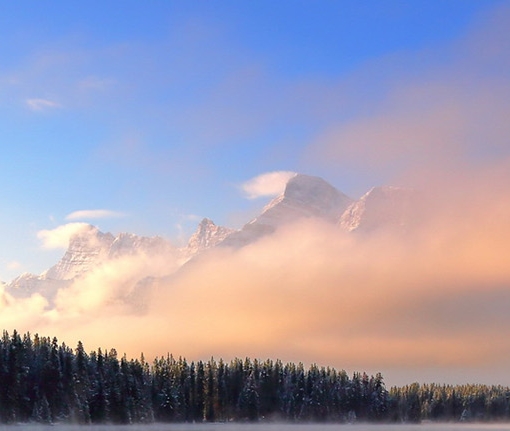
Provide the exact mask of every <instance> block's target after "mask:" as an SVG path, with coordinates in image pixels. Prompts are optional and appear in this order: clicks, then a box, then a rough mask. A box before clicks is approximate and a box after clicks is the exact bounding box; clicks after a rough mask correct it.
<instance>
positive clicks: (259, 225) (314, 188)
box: [221, 174, 353, 247]
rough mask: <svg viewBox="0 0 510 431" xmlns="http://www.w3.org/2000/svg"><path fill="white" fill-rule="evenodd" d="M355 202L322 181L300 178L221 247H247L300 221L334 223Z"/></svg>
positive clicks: (293, 181)
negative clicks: (312, 220)
mask: <svg viewBox="0 0 510 431" xmlns="http://www.w3.org/2000/svg"><path fill="white" fill-rule="evenodd" d="M352 202H353V201H352V199H351V198H350V197H348V196H346V195H345V194H343V193H342V192H340V191H339V190H337V189H336V188H335V187H333V186H332V185H331V184H329V183H327V182H326V181H324V180H323V179H322V178H319V177H313V176H309V175H303V174H297V175H296V176H294V177H292V178H291V179H290V180H289V181H288V183H287V185H286V187H285V190H284V192H283V193H282V194H281V195H280V196H278V197H276V198H275V199H273V200H272V201H271V202H270V203H269V204H268V205H266V206H265V207H264V209H263V210H262V213H261V214H260V215H259V216H258V217H256V218H254V219H253V220H251V221H250V222H249V223H247V224H245V225H244V226H243V228H242V229H241V230H240V231H237V232H234V233H232V234H231V235H229V236H228V237H227V238H226V239H225V240H224V241H223V242H222V243H221V245H224V246H233V247H240V246H244V245H246V244H249V243H250V242H253V241H255V240H257V239H259V238H261V237H262V236H264V235H267V234H270V233H272V232H274V231H275V230H276V229H277V228H278V227H279V226H284V225H286V224H289V223H292V222H295V221H296V220H298V219H300V218H309V217H317V218H321V219H324V220H327V221H330V222H334V221H335V220H337V219H338V218H339V217H340V216H341V214H342V213H343V212H344V211H345V209H346V208H347V207H348V206H349V205H350V204H351V203H352Z"/></svg>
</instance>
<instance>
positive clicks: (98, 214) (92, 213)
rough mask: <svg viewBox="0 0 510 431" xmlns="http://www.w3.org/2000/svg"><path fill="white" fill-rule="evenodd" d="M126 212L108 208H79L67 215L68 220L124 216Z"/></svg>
mask: <svg viewBox="0 0 510 431" xmlns="http://www.w3.org/2000/svg"><path fill="white" fill-rule="evenodd" d="M124 216H125V214H124V213H122V212H119V211H112V210H106V209H97V210H79V211H73V212H72V213H70V214H68V215H67V216H66V220H91V219H104V218H117V217H124Z"/></svg>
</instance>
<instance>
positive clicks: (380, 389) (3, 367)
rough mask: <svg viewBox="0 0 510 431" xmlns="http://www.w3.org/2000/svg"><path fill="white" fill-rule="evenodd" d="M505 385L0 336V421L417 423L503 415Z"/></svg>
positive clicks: (507, 398)
mask: <svg viewBox="0 0 510 431" xmlns="http://www.w3.org/2000/svg"><path fill="white" fill-rule="evenodd" d="M509 418H510V389H509V388H507V387H502V386H490V387H489V386H483V385H464V386H447V385H435V384H432V385H419V384H417V383H416V384H412V385H409V386H405V387H401V388H391V389H390V390H389V391H388V390H387V389H386V387H385V384H384V381H383V377H382V375H381V374H377V375H375V376H369V375H367V374H366V373H354V374H353V375H352V376H351V377H350V376H348V375H347V373H346V372H345V371H337V370H335V369H333V368H329V367H328V368H325V367H318V366H316V365H311V366H310V367H308V368H306V369H305V367H304V366H303V364H301V363H299V364H294V363H286V364H284V363H282V362H281V361H279V360H276V361H272V360H266V361H260V360H257V359H253V360H252V359H249V358H246V359H234V360H232V361H231V362H229V363H227V362H224V361H223V360H222V359H219V360H215V359H212V358H211V359H210V360H208V361H206V362H203V361H198V362H189V363H188V362H187V361H186V359H183V358H179V359H175V358H174V357H173V356H171V355H167V356H165V357H160V358H156V359H155V360H154V361H153V363H152V364H149V363H147V362H146V361H145V359H144V358H143V355H142V357H141V358H140V359H129V360H128V359H127V358H126V356H122V357H120V358H119V356H118V354H117V352H116V351H115V349H110V350H109V351H102V350H101V349H98V350H97V351H92V352H90V353H86V351H85V349H84V347H83V344H82V343H81V342H79V343H78V345H77V347H76V348H75V349H72V348H70V347H68V346H67V345H66V344H65V343H62V344H59V343H58V340H57V339H56V338H49V337H40V336H38V335H35V336H33V337H32V336H31V335H30V334H29V333H27V334H24V335H20V334H19V333H18V332H17V331H14V332H13V333H12V335H9V334H8V333H7V332H6V331H4V332H3V336H2V338H1V340H0V422H2V423H7V424H10V423H21V422H36V423H56V422H68V423H80V424H93V423H114V424H128V423H151V422H202V421H208V422H216V421H261V420H279V421H300V422H301V421H305V422H327V421H329V422H353V421H356V420H360V421H373V422H380V421H386V422H419V421H421V420H423V419H427V420H437V421H459V420H487V421H492V420H508V419H509Z"/></svg>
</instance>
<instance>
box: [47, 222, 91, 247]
mask: <svg viewBox="0 0 510 431" xmlns="http://www.w3.org/2000/svg"><path fill="white" fill-rule="evenodd" d="M91 228H92V226H90V225H89V224H87V223H68V224H65V225H62V226H58V227H56V228H55V229H44V230H40V231H39V232H37V238H39V239H40V240H41V241H42V247H43V248H46V249H54V248H64V249H65V248H66V247H67V246H68V245H69V239H70V238H71V237H72V236H73V235H76V234H78V233H80V232H85V231H87V230H89V229H91Z"/></svg>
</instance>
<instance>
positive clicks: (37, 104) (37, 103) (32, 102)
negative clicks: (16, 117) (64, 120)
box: [25, 99, 62, 112]
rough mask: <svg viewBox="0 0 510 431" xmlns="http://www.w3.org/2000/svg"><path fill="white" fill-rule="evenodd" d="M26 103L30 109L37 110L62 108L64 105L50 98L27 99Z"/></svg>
mask: <svg viewBox="0 0 510 431" xmlns="http://www.w3.org/2000/svg"><path fill="white" fill-rule="evenodd" d="M25 103H26V105H27V107H28V108H29V109H30V110H32V111H37V112H41V111H46V110H49V109H55V108H60V107H61V106H62V105H60V104H59V103H57V102H55V101H53V100H49V99H27V100H26V101H25Z"/></svg>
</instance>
